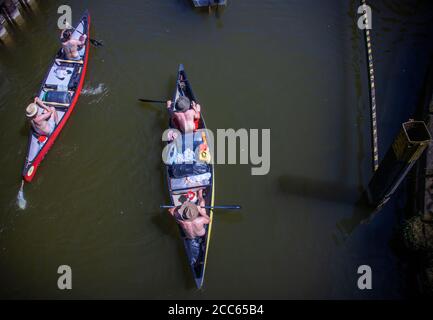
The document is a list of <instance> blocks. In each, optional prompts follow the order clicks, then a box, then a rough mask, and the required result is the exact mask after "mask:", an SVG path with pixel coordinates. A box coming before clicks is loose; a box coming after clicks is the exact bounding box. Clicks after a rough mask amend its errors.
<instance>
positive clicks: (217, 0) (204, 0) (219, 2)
mask: <svg viewBox="0 0 433 320" xmlns="http://www.w3.org/2000/svg"><path fill="white" fill-rule="evenodd" d="M192 2H193V3H194V6H195V7H211V6H225V5H227V0H192Z"/></svg>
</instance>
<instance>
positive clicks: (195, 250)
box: [168, 190, 210, 265]
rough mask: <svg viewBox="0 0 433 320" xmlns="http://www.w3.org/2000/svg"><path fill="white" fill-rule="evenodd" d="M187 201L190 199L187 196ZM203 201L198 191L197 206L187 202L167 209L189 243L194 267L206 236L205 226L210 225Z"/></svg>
mask: <svg viewBox="0 0 433 320" xmlns="http://www.w3.org/2000/svg"><path fill="white" fill-rule="evenodd" d="M187 199H191V197H190V196H189V195H188V197H187ZM204 206H205V200H204V199H203V190H199V191H198V204H194V203H193V202H191V201H189V200H187V201H185V202H184V203H183V204H182V205H181V206H178V207H176V208H172V209H169V210H168V211H169V213H170V214H171V215H172V216H173V217H174V218H175V219H176V222H177V223H178V224H179V225H180V226H181V227H182V230H183V231H184V233H185V237H186V240H187V241H188V242H189V243H190V247H191V250H192V252H191V255H192V257H193V258H192V261H191V264H193V265H195V264H196V263H197V261H198V259H199V255H200V246H201V244H202V241H203V236H204V235H206V229H205V226H206V225H208V224H209V223H210V218H209V216H208V215H207V214H206V209H204V208H202V207H204Z"/></svg>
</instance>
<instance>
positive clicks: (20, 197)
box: [17, 182, 27, 210]
mask: <svg viewBox="0 0 433 320" xmlns="http://www.w3.org/2000/svg"><path fill="white" fill-rule="evenodd" d="M17 205H18V208H20V209H21V210H25V209H26V208H27V200H26V199H25V197H24V182H23V183H22V184H21V188H20V191H18V196H17Z"/></svg>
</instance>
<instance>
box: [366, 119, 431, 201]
mask: <svg viewBox="0 0 433 320" xmlns="http://www.w3.org/2000/svg"><path fill="white" fill-rule="evenodd" d="M431 141H432V139H431V135H430V132H429V131H428V129H427V126H426V125H425V123H424V122H423V121H409V122H405V123H403V125H402V129H401V130H400V133H399V134H398V135H397V138H396V139H395V141H394V143H393V144H392V146H391V148H390V149H389V150H388V152H387V154H386V155H385V158H384V159H383V161H382V162H381V163H380V166H379V168H378V170H377V171H376V172H375V173H374V175H373V178H372V179H371V181H370V184H369V185H368V190H367V194H368V198H369V201H370V203H371V204H372V205H374V206H376V207H377V208H378V209H379V208H381V207H382V206H383V205H384V204H385V203H386V202H387V201H388V200H389V199H390V198H391V196H392V195H393V194H394V192H395V191H396V190H397V188H398V186H399V185H400V184H401V182H402V181H403V179H404V178H405V177H406V175H407V173H408V172H409V171H410V169H411V168H412V167H413V165H414V164H415V162H416V161H417V160H418V159H419V157H420V156H421V155H422V153H423V152H424V150H425V149H426V148H427V146H428V145H429V143H430V142H431Z"/></svg>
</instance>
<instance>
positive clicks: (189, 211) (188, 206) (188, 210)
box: [179, 201, 199, 221]
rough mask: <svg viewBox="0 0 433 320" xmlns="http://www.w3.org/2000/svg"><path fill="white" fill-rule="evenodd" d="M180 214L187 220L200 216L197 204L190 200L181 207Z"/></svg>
mask: <svg viewBox="0 0 433 320" xmlns="http://www.w3.org/2000/svg"><path fill="white" fill-rule="evenodd" d="M179 213H180V215H181V216H182V217H183V218H184V219H186V220H190V221H192V220H194V219H195V218H197V217H198V216H199V212H198V209H197V206H196V205H195V204H193V203H191V202H189V201H186V202H184V203H183V204H182V206H181V207H180V208H179Z"/></svg>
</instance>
